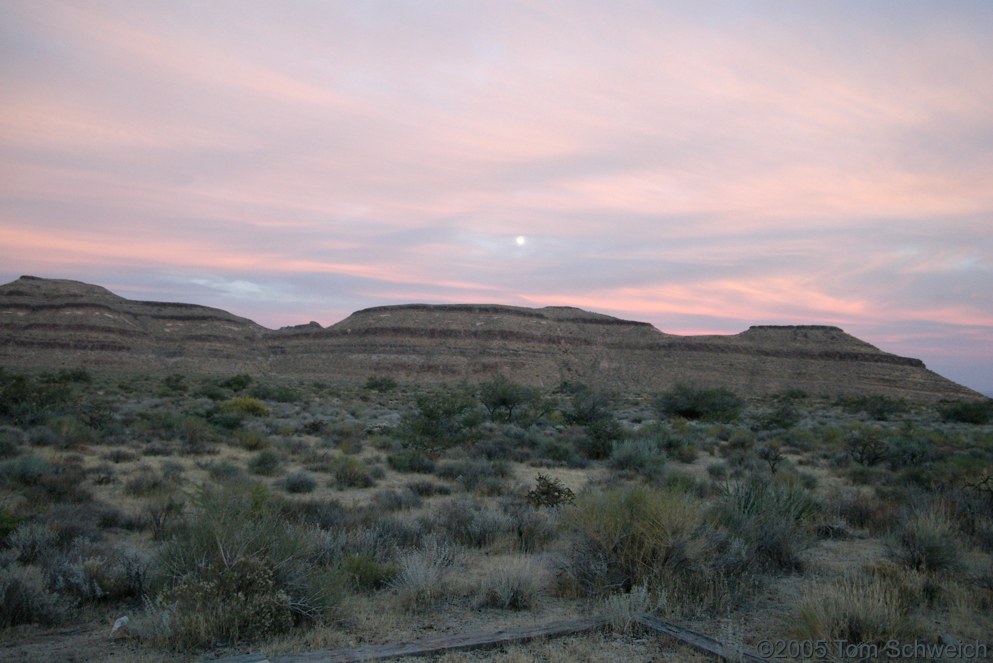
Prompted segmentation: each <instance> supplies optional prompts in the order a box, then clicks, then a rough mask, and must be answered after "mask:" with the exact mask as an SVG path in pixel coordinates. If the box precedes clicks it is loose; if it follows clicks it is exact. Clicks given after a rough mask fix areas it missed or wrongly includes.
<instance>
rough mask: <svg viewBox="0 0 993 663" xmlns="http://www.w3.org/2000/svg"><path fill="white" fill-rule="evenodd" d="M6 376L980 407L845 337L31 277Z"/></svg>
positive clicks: (1, 313) (6, 318)
mask: <svg viewBox="0 0 993 663" xmlns="http://www.w3.org/2000/svg"><path fill="white" fill-rule="evenodd" d="M0 365H4V366H8V367H12V368H20V369H52V368H61V367H66V366H79V365H84V366H91V367H94V368H101V367H102V368H106V369H108V370H120V371H128V372H138V371H145V372H161V373H170V372H187V373H191V374H225V373H228V374H230V373H236V372H247V373H254V374H265V375H271V376H285V377H292V378H313V379H321V380H325V381H330V382H346V383H347V382H358V381H364V380H365V379H366V378H368V377H369V376H371V375H390V376H392V377H394V378H396V379H399V380H403V381H415V382H442V381H459V380H467V381H479V380H486V379H489V378H490V377H492V376H493V375H494V374H495V373H503V374H504V375H506V376H507V377H509V378H511V379H513V380H515V381H518V382H524V383H528V384H532V385H538V386H545V387H551V386H555V385H557V384H559V383H560V382H561V381H563V380H570V381H576V382H587V383H591V384H599V385H603V386H605V387H610V388H618V389H632V390H659V389H665V388H667V387H670V386H672V385H673V384H675V383H677V382H689V383H693V384H697V385H702V386H726V387H730V388H732V389H734V390H736V391H739V392H740V393H745V394H747V393H755V394H764V393H775V392H779V391H783V390H785V389H789V388H799V389H803V390H805V391H807V392H809V393H814V394H822V395H829V396H834V395H838V394H855V393H879V394H886V395H890V396H898V397H904V398H911V399H915V400H935V399H940V398H959V397H978V394H976V392H973V391H971V390H969V389H967V388H965V387H962V386H961V385H958V384H956V383H954V382H951V381H950V380H947V379H945V378H943V377H941V376H939V375H937V374H935V373H933V372H932V371H929V370H927V368H926V367H925V366H924V364H923V363H922V362H921V361H919V360H917V359H910V358H906V357H899V356H896V355H893V354H889V353H886V352H883V351H881V350H880V349H878V348H876V347H874V346H872V345H870V344H868V343H865V342H864V341H860V340H859V339H857V338H854V337H853V336H850V335H849V334H846V333H845V332H844V331H842V330H841V329H838V328H837V327H825V326H790V327H767V326H763V327H751V328H750V329H748V330H747V331H745V332H743V333H741V334H737V335H733V336H675V335H672V334H665V333H662V332H660V331H659V330H658V329H656V328H655V327H653V326H652V325H650V324H648V323H644V322H632V321H628V320H620V319H618V318H614V317H611V316H607V315H601V314H597V313H590V312H587V311H583V310H580V309H576V308H570V307H545V308H540V309H531V308H521V307H513V306H499V305H484V304H459V305H438V306H432V305H426V304H409V305H401V306H385V307H376V308H370V309H365V310H362V311H358V312H356V313H354V314H352V315H351V316H349V317H348V318H346V319H345V320H342V321H341V322H339V323H337V324H335V325H332V326H330V327H328V328H322V327H321V326H320V325H318V324H316V323H311V324H308V325H300V326H296V327H287V328H283V329H280V330H276V331H272V330H268V329H265V328H263V327H261V326H259V325H257V324H255V323H254V322H252V321H250V320H246V319H244V318H239V317H237V316H234V315H231V314H230V313H227V312H225V311H221V310H219V309H212V308H207V307H202V306H195V305H190V304H164V303H159V302H136V301H132V300H128V299H124V298H122V297H118V296H116V295H114V294H112V293H110V292H109V291H107V290H105V289H104V288H100V287H98V286H92V285H87V284H83V283H78V282H75V281H57V280H50V279H37V278H32V277H22V278H21V279H18V280H17V281H14V282H12V283H9V284H7V285H4V286H0Z"/></svg>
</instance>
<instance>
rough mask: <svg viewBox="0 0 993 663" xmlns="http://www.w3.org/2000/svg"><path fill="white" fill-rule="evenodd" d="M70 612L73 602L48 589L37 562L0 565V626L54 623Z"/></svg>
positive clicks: (71, 611) (67, 616) (70, 615)
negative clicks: (31, 564) (32, 563)
mask: <svg viewBox="0 0 993 663" xmlns="http://www.w3.org/2000/svg"><path fill="white" fill-rule="evenodd" d="M73 612H74V606H73V604H72V602H71V601H67V600H66V597H65V596H61V595H59V594H57V593H55V592H53V591H51V590H50V589H49V587H48V583H47V582H46V579H45V575H44V574H43V573H42V571H41V569H39V568H38V567H37V566H21V565H19V564H14V565H11V566H8V567H0V627H3V628H6V627H8V626H18V625H20V624H40V625H42V626H57V625H59V624H64V623H65V622H67V621H68V620H69V619H70V618H71V617H72V615H73Z"/></svg>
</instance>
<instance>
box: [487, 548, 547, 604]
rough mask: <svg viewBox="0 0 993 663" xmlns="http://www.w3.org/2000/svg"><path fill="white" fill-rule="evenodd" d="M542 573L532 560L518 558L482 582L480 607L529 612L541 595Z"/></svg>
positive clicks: (501, 565)
mask: <svg viewBox="0 0 993 663" xmlns="http://www.w3.org/2000/svg"><path fill="white" fill-rule="evenodd" d="M542 580H543V578H542V570H541V568H540V567H538V566H537V565H536V564H535V563H534V562H533V561H531V559H529V558H528V557H525V556H515V557H513V558H511V559H509V560H505V561H503V562H502V563H501V564H500V566H499V567H497V568H496V569H495V570H494V571H493V572H492V573H490V574H489V575H487V576H486V577H485V578H483V580H482V582H481V583H480V586H479V589H478V596H479V606H480V607H484V608H498V609H501V610H530V609H531V608H533V607H534V606H535V604H536V603H537V601H538V597H539V595H540V594H541V591H542V585H543V582H542Z"/></svg>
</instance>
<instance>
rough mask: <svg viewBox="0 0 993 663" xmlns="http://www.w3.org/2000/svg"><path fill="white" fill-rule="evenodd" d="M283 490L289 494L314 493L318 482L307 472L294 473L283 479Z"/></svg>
mask: <svg viewBox="0 0 993 663" xmlns="http://www.w3.org/2000/svg"><path fill="white" fill-rule="evenodd" d="M283 488H284V489H286V492H288V493H312V492H314V489H315V488H317V480H316V479H314V477H312V476H311V475H309V474H307V473H306V472H293V473H291V474H288V475H286V478H285V479H283Z"/></svg>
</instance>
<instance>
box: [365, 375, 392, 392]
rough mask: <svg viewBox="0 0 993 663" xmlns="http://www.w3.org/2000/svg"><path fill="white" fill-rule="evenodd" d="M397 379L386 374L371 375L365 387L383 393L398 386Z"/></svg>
mask: <svg viewBox="0 0 993 663" xmlns="http://www.w3.org/2000/svg"><path fill="white" fill-rule="evenodd" d="M397 386H398V385H397V381H396V380H394V379H393V378H391V377H388V376H385V375H371V376H369V379H368V380H366V381H365V388H366V389H368V390H370V391H378V392H379V393H381V394H385V393H386V392H388V391H393V390H394V389H396V388H397Z"/></svg>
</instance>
